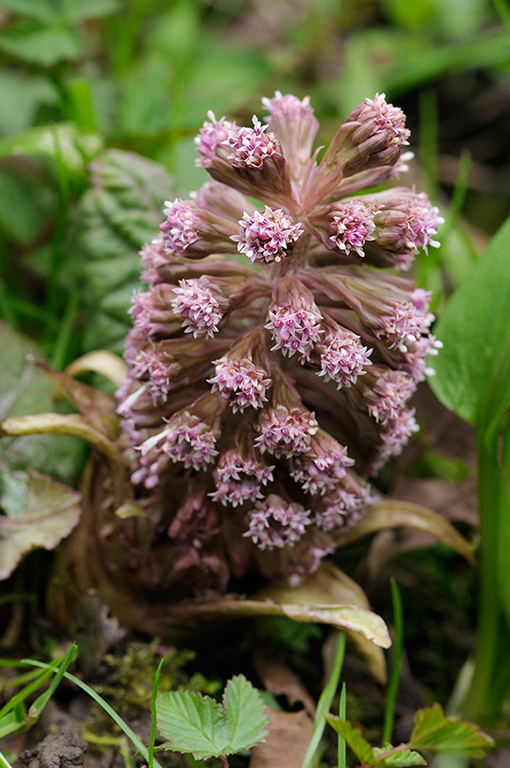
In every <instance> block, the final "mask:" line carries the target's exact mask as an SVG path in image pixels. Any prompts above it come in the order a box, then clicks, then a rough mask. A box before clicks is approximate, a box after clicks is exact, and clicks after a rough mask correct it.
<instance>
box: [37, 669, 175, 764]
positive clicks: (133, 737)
mask: <svg viewBox="0 0 510 768" xmlns="http://www.w3.org/2000/svg"><path fill="white" fill-rule="evenodd" d="M24 663H25V664H31V665H33V666H34V667H40V668H41V669H50V670H51V671H52V672H55V669H54V667H52V666H51V665H50V664H45V663H44V662H42V661H34V660H33V659H24ZM64 677H65V678H66V679H67V680H70V681H71V682H72V683H74V684H75V685H77V686H78V688H81V689H82V691H85V693H88V695H89V696H90V697H91V698H92V699H94V701H96V702H97V703H98V704H99V706H100V707H102V708H103V709H104V711H105V712H106V713H107V714H109V715H110V717H111V718H112V720H113V721H114V722H115V723H117V725H118V726H119V728H120V729H121V730H122V731H124V733H125V734H126V736H127V737H128V739H130V740H131V741H132V743H133V744H134V746H135V747H136V749H137V750H138V752H140V754H141V756H142V757H143V759H144V760H146V761H147V762H148V761H149V751H148V750H147V748H146V747H145V746H144V744H143V743H142V742H141V741H140V739H139V738H138V736H137V735H136V733H135V732H134V731H133V730H131V728H130V727H129V725H128V724H127V723H126V722H124V720H123V719H122V718H121V717H120V715H118V714H117V713H116V712H115V710H114V709H112V707H111V706H110V705H109V704H108V702H107V701H105V700H104V699H103V697H102V696H100V695H99V694H98V693H96V692H95V690H94V689H93V688H91V687H90V686H89V685H87V684H86V683H84V682H83V681H82V680H80V679H79V678H78V677H75V675H71V674H70V673H69V672H64ZM153 765H154V766H155V768H161V765H160V764H159V763H158V762H157V760H154V759H153Z"/></svg>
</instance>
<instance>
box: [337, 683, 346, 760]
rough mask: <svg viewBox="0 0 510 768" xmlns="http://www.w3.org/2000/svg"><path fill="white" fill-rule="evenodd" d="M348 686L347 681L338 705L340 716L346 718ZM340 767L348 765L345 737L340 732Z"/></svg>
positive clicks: (343, 685)
mask: <svg viewBox="0 0 510 768" xmlns="http://www.w3.org/2000/svg"><path fill="white" fill-rule="evenodd" d="M346 699H347V688H346V687H345V683H343V684H342V691H341V693H340V704H339V705H338V716H339V717H340V718H341V719H342V720H345V719H346V715H347V706H346V704H347V702H346ZM337 754H338V768H345V766H346V762H345V761H346V744H345V739H343V738H342V737H341V736H340V734H338V751H337Z"/></svg>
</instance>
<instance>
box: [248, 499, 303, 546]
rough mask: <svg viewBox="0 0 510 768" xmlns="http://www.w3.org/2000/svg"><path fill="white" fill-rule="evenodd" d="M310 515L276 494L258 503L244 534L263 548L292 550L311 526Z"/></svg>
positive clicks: (300, 507)
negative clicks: (290, 548)
mask: <svg viewBox="0 0 510 768" xmlns="http://www.w3.org/2000/svg"><path fill="white" fill-rule="evenodd" d="M310 514H311V513H310V511H309V510H307V509H305V508H304V507H302V506H301V504H295V503H294V504H292V503H288V502H286V501H285V500H284V499H282V498H281V497H280V496H277V495H276V494H274V493H272V494H270V495H269V496H268V497H267V499H266V500H265V501H263V502H262V501H258V502H257V503H256V504H255V506H254V508H253V510H252V511H251V513H250V514H249V516H248V530H247V531H246V533H245V534H244V535H245V536H249V537H250V539H251V540H252V541H253V542H254V543H255V544H257V546H258V547H259V548H260V549H274V548H277V549H281V548H282V547H286V546H290V547H292V546H294V544H296V542H298V541H299V539H300V538H301V537H302V536H303V534H304V533H305V530H306V528H307V526H308V525H310V522H311V520H310Z"/></svg>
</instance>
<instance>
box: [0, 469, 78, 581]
mask: <svg viewBox="0 0 510 768" xmlns="http://www.w3.org/2000/svg"><path fill="white" fill-rule="evenodd" d="M18 476H19V475H18ZM25 478H26V506H25V509H24V510H23V511H22V512H19V513H18V514H15V515H12V514H10V515H4V516H0V580H2V579H6V578H7V577H8V576H10V575H11V573H12V572H13V571H14V569H15V568H16V566H17V565H18V564H19V562H20V561H21V559H22V558H23V557H24V556H25V555H26V554H28V552H31V551H32V550H33V549H38V548H40V547H43V548H44V549H49V550H51V549H54V548H55V547H56V546H57V544H59V543H60V541H62V539H64V538H65V537H66V536H67V535H68V534H69V533H70V532H71V531H72V529H73V528H74V527H75V525H76V524H77V523H78V520H79V517H80V513H81V495H80V494H79V493H78V492H77V491H75V490H73V489H72V488H68V487H67V486H65V485H62V484H61V483H57V482H55V481H54V480H52V479H51V478H49V477H46V476H45V475H41V474H40V473H39V472H35V471H33V470H29V471H28V473H27V474H26V475H25ZM1 504H2V499H1V497H0V505H1ZM11 510H12V507H11Z"/></svg>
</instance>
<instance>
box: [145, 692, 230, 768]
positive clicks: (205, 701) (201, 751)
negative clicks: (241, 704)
mask: <svg viewBox="0 0 510 768" xmlns="http://www.w3.org/2000/svg"><path fill="white" fill-rule="evenodd" d="M156 713H157V720H158V727H159V730H160V732H161V734H162V735H163V736H164V737H165V738H166V739H168V741H167V742H165V744H163V745H162V747H163V748H166V749H172V750H175V751H176V752H191V753H192V754H193V755H194V756H195V757H196V758H197V759H199V760H206V759H207V758H208V757H218V755H221V754H222V750H223V748H224V747H225V745H226V744H227V741H228V739H227V735H226V725H225V713H224V711H223V707H222V706H221V704H218V703H217V702H216V701H214V700H213V699H211V698H210V697H209V696H202V695H200V694H199V693H196V692H195V691H171V692H170V693H164V694H162V695H161V696H158V698H157V699H156Z"/></svg>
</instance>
